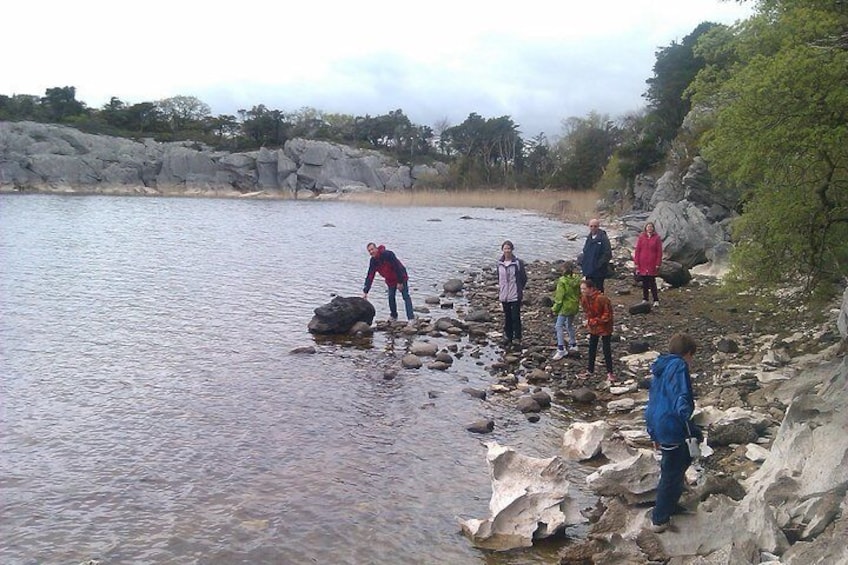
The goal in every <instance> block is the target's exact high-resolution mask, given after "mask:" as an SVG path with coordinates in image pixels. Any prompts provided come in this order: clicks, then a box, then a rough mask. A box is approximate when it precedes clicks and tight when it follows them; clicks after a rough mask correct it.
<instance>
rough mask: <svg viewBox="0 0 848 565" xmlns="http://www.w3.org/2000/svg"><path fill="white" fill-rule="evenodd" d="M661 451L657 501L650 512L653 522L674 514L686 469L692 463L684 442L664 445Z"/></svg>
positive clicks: (667, 518)
mask: <svg viewBox="0 0 848 565" xmlns="http://www.w3.org/2000/svg"><path fill="white" fill-rule="evenodd" d="M661 451H662V460H661V461H660V482H659V484H657V502H656V506H654V511H653V512H652V513H651V521H652V522H653V523H654V524H665V523H666V522H668V520H669V518H671V515H672V514H674V510H675V508H676V507H677V502H678V501H679V500H680V495H681V494H683V481H684V479H685V477H686V469H687V468H688V467H689V464H690V463H692V458H691V457H690V456H689V450H688V449H687V448H686V444H680V445H677V446H664V447H663V448H662V450H661Z"/></svg>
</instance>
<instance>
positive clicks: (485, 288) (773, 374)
mask: <svg viewBox="0 0 848 565" xmlns="http://www.w3.org/2000/svg"><path fill="white" fill-rule="evenodd" d="M628 253H629V250H627V249H620V250H619V254H618V259H617V260H616V262H617V265H616V267H617V269H616V271H617V272H619V273H629V272H630V270H629V269H628V264H627V257H628ZM558 270H559V265H558V263H556V262H541V261H539V262H534V263H531V264H529V265H528V268H527V271H528V276H529V282H528V286H527V289H526V291H525V298H524V303H523V307H522V320H523V325H524V339H523V342H522V347H521V348H520V349H512V348H511V349H504V348H503V347H502V346H501V345H500V339H499V337H500V330H501V318H502V312H501V309H500V304H499V302H498V300H497V290H496V289H497V280H496V276H497V275H496V273H495V271H494V270H493V269H492V268H489V267H486V268H483V269H481V270H480V271H479V272H476V273H469V274H468V275H467V276H466V277H465V279H464V280H453V281H449V282H448V283H446V285H445V289H446V290H445V292H444V293H442V294H441V296H439V297H431V298H432V299H428V301H427V302H428V303H429V306H433V307H434V308H437V307H438V308H441V306H442V305H444V304H446V303H448V302H456V310H455V311H454V314H455V316H442V317H438V315H434V316H433V317H432V318H426V315H427V314H426V313H427V312H428V310H427V308H422V309H421V311H422V312H423V313H422V319H420V320H418V321H417V322H416V323H415V324H412V325H407V324H405V323H403V322H396V323H386V322H378V323H377V324H375V326H374V328H373V330H376V331H387V332H393V333H405V334H407V335H409V336H415V335H417V336H420V338H421V339H416V340H414V342H413V344H414V346H413V347H412V349H411V350H410V351H409V352H408V353H407V355H406V356H405V357H403V359H401V367H400V368H398V367H394V368H388V369H386V370H385V374H384V378H394V376H395V375H396V374H397V372H398V371H399V370H404V369H417V368H419V367H422V366H426V368H429V369H430V370H446V369H448V368H449V367H450V365H451V363H452V358H453V357H457V356H460V355H462V353H460V352H459V351H460V350H459V347H458V346H451V347H448V348H439V347H437V346H435V345H433V344H432V343H429V342H428V341H429V340H428V337H436V338H438V337H452V338H454V339H455V340H456V341H459V339H458V338H459V336H463V337H467V341H468V346H467V348H477V349H479V348H485V349H488V350H489V351H490V352H492V353H493V355H492V357H494V358H495V359H496V361H494V362H492V363H490V364H489V365H487V366H486V367H485V370H487V371H488V373H489V374H490V375H491V385H490V387H489V390H485V391H474V390H470V389H466V390H464V392H465V393H467V394H471V395H475V396H478V397H479V398H481V399H486V398H487V397H488V396H491V395H499V394H500V395H507V396H512V397H514V398H515V407H516V410H520V411H521V412H523V413H524V414H525V415H526V417H527V419H528V420H529V421H531V422H533V421H538V420H539V418H540V417H543V415H544V411H545V410H547V409H549V407H550V406H551V404H554V405H556V404H560V405H562V406H564V407H567V408H568V411H569V412H570V413H572V414H575V415H578V417H579V418H580V420H579V421H578V420H577V419H575V422H574V423H573V424H572V427H571V429H570V430H569V431H568V432H567V433H566V434H565V438H564V443H563V450H562V453H559V454H551V455H552V456H553V459H552V461H553V460H558V459H559V458H565V459H572V460H575V461H582V462H583V463H585V464H588V465H591V466H592V467H594V468H597V469H598V470H597V471H596V472H595V473H593V474H592V475H591V476H590V477H589V479H588V481H587V482H588V486H589V489H590V490H592V491H593V492H594V493H595V494H597V496H598V499H599V503H598V506H597V507H596V508H594V509H583V516H584V518H582V519H581V520H582V521H583V522H585V521H586V520H588V521H589V522H590V525H589V533H588V536H587V537H586V538H585V539H574V540H569V542H568V543H567V544H565V546H564V548H563V550H562V552H561V555H562V562H563V563H622V562H627V563H652V562H669V560H671V562H674V563H704V562H709V563H760V562H770V563H815V562H819V563H838V562H848V553H846V552H848V550H846V549H845V547H844V544H843V543H842V540H844V539H845V537H844V536H845V533H846V531H848V513H846V512H845V510H846V509H848V501H847V500H846V496H845V495H846V489H848V465H846V459H845V458H846V457H848V439H846V438H848V434H845V433H844V431H845V430H846V429H848V405H846V404H848V399H846V394H845V393H846V383H848V365H847V364H846V362H845V357H844V353H845V339H846V333H848V327H846V325H848V322H846V320H848V290H846V293H845V295H844V296H843V297H842V298H841V302H835V303H834V304H833V305H832V307H831V308H829V309H827V310H826V311H823V312H810V311H805V310H804V309H803V308H800V307H798V306H797V305H794V306H793V305H782V306H777V308H776V309H775V307H774V306H770V307H768V308H765V307H762V306H760V305H758V303H757V301H756V300H755V299H754V297H753V296H745V295H741V296H736V295H729V294H727V293H726V292H725V291H724V290H723V289H722V288H721V286H720V284H719V282H718V281H717V280H716V279H714V278H710V277H706V276H695V278H694V279H693V280H692V281H691V282H690V283H689V284H687V285H684V286H680V287H670V286H668V285H664V286H663V287H662V289H661V294H660V306H659V307H658V308H651V309H650V310H648V311H647V312H644V309H643V308H633V309H631V307H632V306H634V305H636V304H638V303H639V302H641V288H639V287H636V286H635V284H634V281H633V280H632V276H629V275H626V274H621V275H619V276H618V277H617V278H614V279H611V280H609V281H608V283H607V294H608V296H609V297H610V299H611V301H612V303H613V306H614V308H615V315H616V320H615V334H614V341H613V357H614V363H615V372H616V375H617V377H618V382H616V383H614V384H612V385H610V384H609V383H607V382H606V380H605V378H602V377H603V372H598V375H599V376H598V377H596V378H595V379H593V380H588V381H587V380H583V379H581V378H579V377H578V375H579V374H580V373H581V372H582V371H584V370H585V368H586V358H585V355H586V353H585V352H586V335H585V332H581V335H580V338H579V341H578V343H579V345H580V348H579V351H578V352H577V353H576V354H570V355H569V356H568V357H566V358H565V359H562V360H559V361H552V359H551V355H552V353H553V352H554V349H555V344H554V337H553V323H554V318H553V315H552V314H551V312H550V306H551V301H550V297H551V296H552V294H553V289H554V285H555V281H556V278H557V276H558ZM436 305H439V306H436ZM450 306H451V307H453V304H450ZM443 311H447V312H449V311H450V310H443ZM637 312H644V313H637ZM838 319H839V321H838ZM837 326H838V327H839V329H837ZM359 331H365V332H366V333H367V332H368V331H370V330H366V329H365V328H362V327H360V329H359ZM678 331H686V332H688V333H690V334H691V335H693V336H694V337H695V338H696V339H697V341H698V343H699V348H700V349H699V351H698V354H697V355H696V363H695V366H694V368H693V373H694V386H695V389H696V394H697V398H696V420H697V421H698V422H699V423H700V424H701V425H702V426H703V427H704V428H705V429H706V431H707V440H706V444H705V445H704V446H703V450H704V457H703V458H702V459H701V460H700V463H699V465H697V466H693V468H692V469H690V475H689V479H690V482H691V484H690V486H689V490H688V491H687V493H685V494H684V498H683V502H684V503H685V506H686V508H687V510H686V514H685V515H683V516H677V517H675V521H674V523H675V526H674V527H673V528H672V530H670V531H668V532H666V533H664V534H659V535H658V534H654V533H651V532H650V531H649V530H647V528H646V527H645V526H646V525H647V520H648V518H647V514H648V512H649V511H650V508H651V506H652V500H653V489H654V488H655V486H656V481H657V478H658V470H659V468H658V465H657V463H656V461H655V459H654V456H653V451H652V449H651V445H650V440H649V438H648V436H647V434H646V433H645V430H644V421H643V418H642V414H641V413H642V409H643V408H644V404H645V403H646V401H647V387H648V385H649V378H650V370H649V366H650V363H651V362H652V361H653V359H654V358H655V357H656V355H657V354H658V353H659V352H661V351H664V350H665V347H666V344H667V342H668V339H669V338H670V337H671V335H672V334H673V333H675V332H678ZM840 332H841V335H840ZM484 357H486V356H484ZM427 358H432V359H431V360H430V361H429V362H428V361H424V359H427ZM497 425H498V423H497V422H494V421H482V422H475V423H473V424H471V425H469V427H468V429H469V431H470V432H475V433H482V434H485V433H487V432H490V431H491V430H492V429H494V428H495V427H496V426H497ZM802 442H803V443H802ZM799 443H802V444H801V445H800V446H799ZM493 450H494V451H493ZM497 450H500V451H497ZM502 451H503V450H502V448H500V446H490V464H491V465H495V464H497V463H495V462H493V461H494V459H493V457H495V455H493V453H495V452H497V454H498V455H500V454H501V453H502ZM512 457H513V458H515V457H518V454H512ZM536 461H542V462H543V463H545V464H543V465H541V468H542V469H546V471H545V472H546V473H550V465H551V463H550V462H549V461H548V460H536ZM524 466H525V467H526V466H527V464H526V463H525V465H524ZM802 478H807V479H810V478H814V480H812V479H811V480H800V479H802ZM549 484H551V485H558V482H557V481H549ZM537 486H538V485H537ZM493 488H495V485H494V484H493ZM534 488H535V487H534ZM565 502H566V501H564V502H563V508H564V507H565ZM532 509H533V508H532V504H530V506H528V507H527V508H526V510H528V511H530V510H532ZM513 510H514V509H513ZM563 519H565V520H572V521H571V522H567V523H564V525H574V524H575V522H574V517H573V512H570V517H566V516H565V514H563ZM492 522H493V520H492V521H490V523H488V524H486V526H487V527H490V526H491V523H492ZM500 522H503V520H500ZM503 525H504V524H501V526H503ZM509 527H512V528H515V527H516V525H515V523H512V524H511V525H510V526H509ZM535 527H536V526H535V522H534V525H533V528H535ZM547 529H548V530H551V528H547ZM467 533H468V532H467ZM560 533H561V531H560ZM538 534H539V532H535V533H533V532H530V534H529V540H528V539H525V540H523V541H520V542H516V539H515V538H516V536H515V535H512V536H511V537H510V536H506V535H504V532H502V531H501V532H498V531H496V529H495V530H492V529H491V528H490V529H489V530H487V535H486V537H485V539H483V538H477V539H475V535H471V536H470V537H472V541H474V542H475V544H476V545H479V546H480V547H488V548H493V549H509V548H510V547H519V546H522V545H524V546H526V545H529V543H532V539H533V538H534V537H540V536H539V535H538ZM528 541H529V543H528ZM787 556H788V557H787ZM704 559H708V561H704Z"/></svg>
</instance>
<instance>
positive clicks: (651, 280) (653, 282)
mask: <svg viewBox="0 0 848 565" xmlns="http://www.w3.org/2000/svg"><path fill="white" fill-rule="evenodd" d="M649 290H650V291H651V295H652V296H653V297H654V302H659V301H660V297H659V295H658V294H657V277H651V276H648V275H642V300H648V291H649Z"/></svg>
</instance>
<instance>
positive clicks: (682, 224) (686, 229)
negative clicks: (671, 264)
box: [648, 200, 725, 268]
mask: <svg viewBox="0 0 848 565" xmlns="http://www.w3.org/2000/svg"><path fill="white" fill-rule="evenodd" d="M648 219H649V221H652V222H653V223H654V226H655V227H656V229H657V233H659V234H660V235H661V236H662V238H663V256H664V258H665V259H670V260H672V261H676V262H678V263H680V264H682V265H683V266H684V267H687V268H691V267H694V266H695V265H700V264H701V263H706V262H707V250H708V249H712V248H713V247H716V246H717V245H719V244H720V243H722V242H723V241H725V236H724V232H723V230H722V228H721V226H720V225H718V224H713V223H712V222H710V221H709V220H708V219H707V217H706V216H705V215H704V213H703V212H702V211H701V210H700V208H698V207H697V206H696V205H694V204H693V203H691V202H689V201H687V200H684V201H682V202H675V203H672V202H660V203H658V204H657V206H656V208H654V211H653V212H652V213H651V215H650V217H649V218H648Z"/></svg>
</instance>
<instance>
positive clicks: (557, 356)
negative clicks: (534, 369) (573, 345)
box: [552, 349, 566, 361]
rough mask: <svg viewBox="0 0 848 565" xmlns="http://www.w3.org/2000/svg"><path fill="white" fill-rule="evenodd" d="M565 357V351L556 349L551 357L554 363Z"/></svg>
mask: <svg viewBox="0 0 848 565" xmlns="http://www.w3.org/2000/svg"><path fill="white" fill-rule="evenodd" d="M565 356H566V352H565V349H557V350H556V353H554V356H553V358H552V359H553V360H554V361H559V360H560V359H563V358H564V357H565Z"/></svg>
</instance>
